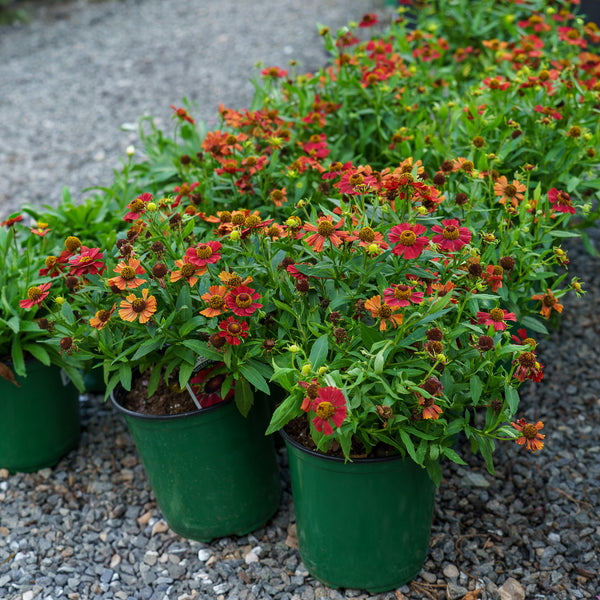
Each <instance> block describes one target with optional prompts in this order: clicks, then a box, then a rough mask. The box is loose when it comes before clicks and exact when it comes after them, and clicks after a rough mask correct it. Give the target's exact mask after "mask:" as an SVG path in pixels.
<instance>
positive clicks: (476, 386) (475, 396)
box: [470, 375, 483, 404]
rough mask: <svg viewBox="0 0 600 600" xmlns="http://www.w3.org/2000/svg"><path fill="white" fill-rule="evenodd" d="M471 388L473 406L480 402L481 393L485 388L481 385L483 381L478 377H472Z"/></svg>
mask: <svg viewBox="0 0 600 600" xmlns="http://www.w3.org/2000/svg"><path fill="white" fill-rule="evenodd" d="M470 388H471V400H472V402H473V404H477V402H479V398H481V391H482V389H483V386H482V385H481V379H479V377H477V375H472V376H471V381H470Z"/></svg>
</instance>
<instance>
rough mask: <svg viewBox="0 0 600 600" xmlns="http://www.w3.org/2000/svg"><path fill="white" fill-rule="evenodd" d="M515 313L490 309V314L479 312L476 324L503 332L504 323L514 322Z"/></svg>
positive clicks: (515, 318)
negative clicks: (489, 326)
mask: <svg viewBox="0 0 600 600" xmlns="http://www.w3.org/2000/svg"><path fill="white" fill-rule="evenodd" d="M516 320H517V317H515V313H509V312H508V311H507V310H503V309H501V308H492V310H490V312H489V313H488V312H485V311H479V312H478V313H477V322H478V323H479V324H480V325H491V326H492V327H493V328H494V331H505V330H506V321H516Z"/></svg>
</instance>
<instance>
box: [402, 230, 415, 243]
mask: <svg viewBox="0 0 600 600" xmlns="http://www.w3.org/2000/svg"><path fill="white" fill-rule="evenodd" d="M416 241H417V236H416V234H415V232H414V231H410V230H407V231H403V232H402V233H401V234H400V243H401V244H402V245H403V246H414V244H415V242H416Z"/></svg>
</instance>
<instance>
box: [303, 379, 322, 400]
mask: <svg viewBox="0 0 600 600" xmlns="http://www.w3.org/2000/svg"><path fill="white" fill-rule="evenodd" d="M306 395H307V396H308V397H309V398H310V399H311V400H314V399H315V398H316V397H317V396H318V395H319V386H318V385H317V384H316V383H311V384H310V385H309V386H308V387H307V388H306Z"/></svg>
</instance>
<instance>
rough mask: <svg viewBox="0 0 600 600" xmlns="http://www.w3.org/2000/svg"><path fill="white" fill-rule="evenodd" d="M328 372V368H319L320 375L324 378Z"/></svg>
mask: <svg viewBox="0 0 600 600" xmlns="http://www.w3.org/2000/svg"><path fill="white" fill-rule="evenodd" d="M327 371H328V369H327V367H319V370H318V373H319V375H320V376H321V377H322V376H323V375H325V373H327Z"/></svg>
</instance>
